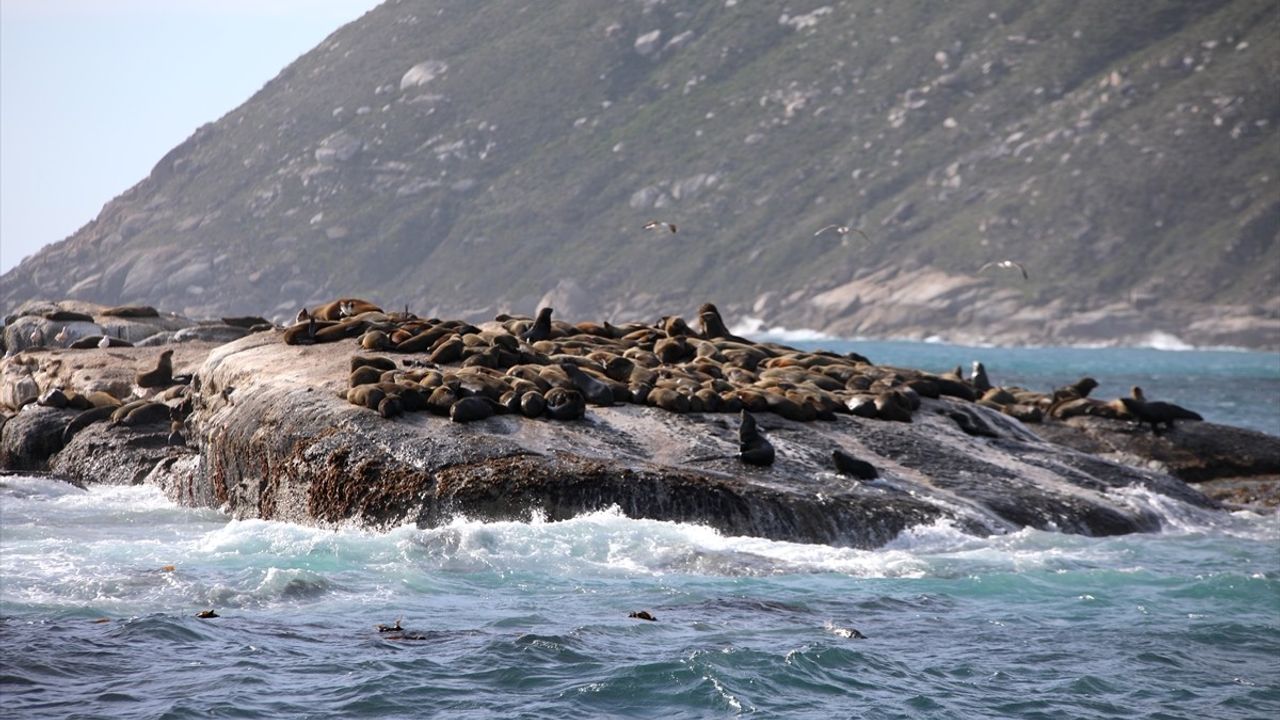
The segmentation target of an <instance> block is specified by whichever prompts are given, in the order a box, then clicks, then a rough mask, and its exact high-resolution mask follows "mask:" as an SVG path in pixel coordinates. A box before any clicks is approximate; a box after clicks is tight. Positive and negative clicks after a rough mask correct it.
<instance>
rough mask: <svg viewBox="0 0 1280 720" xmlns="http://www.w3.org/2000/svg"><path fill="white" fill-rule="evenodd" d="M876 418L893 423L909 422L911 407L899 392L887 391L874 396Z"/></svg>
mask: <svg viewBox="0 0 1280 720" xmlns="http://www.w3.org/2000/svg"><path fill="white" fill-rule="evenodd" d="M875 402H876V417H877V418H879V419H881V420H892V421H895V422H907V423H909V422H911V405H910V404H909V401H908V400H907V398H906V396H904V395H903V394H902V393H901V392H899V391H897V390H887V391H885V392H882V393H880V394H879V395H877V396H876V401H875Z"/></svg>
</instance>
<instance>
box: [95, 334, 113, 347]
mask: <svg viewBox="0 0 1280 720" xmlns="http://www.w3.org/2000/svg"><path fill="white" fill-rule="evenodd" d="M98 347H100V348H109V347H111V338H110V337H108V336H106V335H103V336H102V339H101V340H99V341H98Z"/></svg>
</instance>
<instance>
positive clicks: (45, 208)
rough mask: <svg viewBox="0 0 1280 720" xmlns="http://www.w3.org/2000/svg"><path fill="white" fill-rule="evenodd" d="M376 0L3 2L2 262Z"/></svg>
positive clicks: (61, 233)
mask: <svg viewBox="0 0 1280 720" xmlns="http://www.w3.org/2000/svg"><path fill="white" fill-rule="evenodd" d="M380 1H381V0H0V272H6V271H8V270H9V269H10V268H12V267H13V266H15V265H17V264H18V263H19V262H21V260H22V258H24V257H26V256H27V255H30V254H32V253H34V252H35V251H36V250H38V249H40V248H41V247H42V246H44V245H47V244H49V243H52V242H57V241H58V240H62V239H63V238H65V237H67V236H68V235H70V234H71V233H73V232H75V231H76V230H77V229H78V228H80V227H81V226H82V225H84V224H85V223H87V222H89V221H90V220H92V219H93V218H94V217H95V216H96V215H97V214H98V211H99V210H101V209H102V206H103V205H105V204H106V203H107V202H108V201H109V200H111V199H112V198H114V197H115V196H116V195H119V194H120V193H122V192H124V191H125V190H127V189H128V188H130V187H132V186H133V185H134V184H136V183H137V182H138V181H139V180H141V179H142V178H144V177H146V176H147V174H148V173H150V172H151V168H152V167H154V166H155V164H156V162H157V161H159V160H160V158H161V157H163V156H164V154H165V153H166V152H168V151H169V150H170V149H172V148H173V147H174V146H176V145H177V144H179V143H181V142H182V141H183V140H185V139H186V138H187V137H189V136H190V135H191V133H192V132H194V131H195V129H196V128H198V127H200V126H201V125H203V124H204V123H206V122H211V121H213V120H217V119H218V118H219V117H221V116H222V115H224V114H226V113H227V112H230V111H231V110H232V109H234V108H235V107H237V106H239V105H240V104H241V103H243V102H244V101H245V100H248V99H249V96H251V95H252V94H253V93H255V92H257V90H258V89H259V88H261V87H262V86H263V85H264V84H266V82H267V81H268V80H270V79H271V78H273V77H275V76H276V74H277V73H279V72H280V71H281V70H282V69H284V67H285V66H286V65H288V64H289V63H290V62H292V61H293V60H294V59H296V58H297V57H298V56H300V55H302V54H303V53H305V52H306V51H308V50H310V49H311V48H313V47H315V46H316V45H318V44H319V43H320V41H322V40H323V39H324V38H325V37H327V36H328V35H329V34H330V33H332V32H333V31H335V30H337V29H338V28H339V27H341V26H342V25H344V24H346V23H348V22H350V21H352V20H355V19H356V18H358V17H360V16H361V15H363V14H364V13H365V12H367V11H368V10H370V9H372V8H373V7H375V6H377V5H378V4H379V2H380Z"/></svg>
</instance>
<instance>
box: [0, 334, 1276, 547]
mask: <svg viewBox="0 0 1280 720" xmlns="http://www.w3.org/2000/svg"><path fill="white" fill-rule="evenodd" d="M369 317H371V318H381V319H375V320H369V321H367V324H369V325H370V327H372V326H373V325H380V326H382V327H386V328H388V329H389V328H391V327H392V326H393V325H394V323H391V322H389V321H388V320H387V316H384V315H381V314H379V313H372V314H370V315H369ZM410 317H411V316H410ZM351 322H354V321H351ZM421 322H427V323H429V322H430V321H421ZM511 322H513V323H516V325H515V327H516V328H517V329H518V328H520V327H527V325H524V324H520V323H521V322H522V321H519V320H513V321H511ZM523 322H527V321H523ZM354 326H355V325H353V327H354ZM454 327H455V328H463V327H467V326H465V325H456V326H454ZM488 327H489V328H490V329H487V330H481V329H480V328H475V327H467V329H465V330H459V331H460V332H464V333H467V334H466V335H465V337H466V338H467V341H466V342H459V345H460V346H465V351H466V352H473V353H474V357H489V356H490V354H491V352H492V351H495V350H496V349H497V348H505V347H514V346H513V345H511V343H514V342H515V340H514V338H513V337H512V336H511V335H505V334H504V332H503V331H502V330H501V329H500V326H498V325H493V326H488ZM552 327H553V330H552V331H553V332H555V333H566V332H573V330H572V326H568V325H566V324H563V323H558V321H557V324H555V325H553V326H552ZM302 329H303V330H305V328H302ZM594 331H597V332H598V331H599V328H595V329H594ZM370 332H371V333H373V332H375V331H373V330H370ZM638 332H639V334H641V335H645V334H650V335H651V334H653V333H654V332H656V331H653V330H641V331H638ZM659 334H660V333H659ZM295 336H296V337H297V333H296V331H295ZM301 337H303V338H304V339H305V334H304V335H303V336H301ZM579 337H580V338H581V340H580V341H578V342H581V341H582V340H585V339H587V338H586V337H585V336H579ZM366 339H367V338H366ZM597 339H599V338H597ZM361 342H362V339H361V338H357V337H355V336H354V335H352V334H348V337H346V338H345V339H339V340H336V341H333V342H326V343H325V344H322V345H290V344H286V343H285V342H284V334H283V333H282V332H281V331H280V330H269V331H260V332H256V333H253V334H250V335H249V336H247V337H244V338H241V339H238V340H235V341H232V342H229V343H225V344H221V345H215V344H211V343H188V344H179V345H174V346H171V348H172V349H173V350H174V351H175V353H174V356H173V362H174V366H175V372H176V373H178V374H187V373H189V374H191V375H192V376H193V377H192V380H191V385H190V386H189V387H184V386H175V387H172V388H169V389H165V388H159V389H155V390H143V389H141V388H135V387H133V386H132V378H133V377H134V375H135V374H136V373H137V372H138V371H141V370H147V369H150V368H151V367H152V366H154V364H155V362H156V355H157V353H158V350H156V349H154V348H111V349H87V350H39V351H25V352H21V353H19V354H17V355H15V356H13V357H9V358H6V359H5V360H4V361H3V363H0V372H3V373H4V377H5V378H7V379H23V378H25V379H27V380H29V381H31V382H33V383H37V385H38V387H40V388H42V389H47V388H53V387H60V388H65V389H66V390H67V391H74V392H79V393H83V394H87V393H88V392H90V391H91V390H93V389H97V390H100V391H101V390H105V391H108V392H110V394H112V395H115V396H117V397H120V398H121V399H127V398H126V397H123V396H126V395H127V396H136V395H141V394H144V393H155V395H154V397H153V399H154V400H156V401H159V402H164V403H167V404H168V406H169V407H170V408H173V409H174V412H178V408H179V406H181V407H182V408H184V409H183V410H182V412H183V413H185V412H186V410H185V408H189V409H190V410H191V413H190V415H189V416H188V415H182V416H183V417H185V418H186V422H185V426H182V425H179V426H176V430H177V433H178V434H177V435H174V436H173V437H171V430H175V428H170V427H169V424H168V422H167V420H164V419H163V418H164V417H165V414H164V413H161V414H159V415H153V416H151V419H150V421H149V422H139V423H136V424H131V423H122V424H112V423H109V422H105V421H104V422H97V423H94V424H88V425H86V426H83V427H78V428H74V429H73V430H75V431H66V432H65V433H64V430H65V429H66V428H67V426H68V424H69V423H70V421H71V419H72V418H73V417H76V415H77V413H76V412H75V411H71V410H65V409H63V410H59V409H55V408H51V407H43V406H39V405H35V404H31V403H25V404H23V405H21V406H20V408H10V409H9V410H8V411H7V412H6V421H5V422H4V423H3V425H2V426H0V468H2V469H26V470H42V469H49V470H52V471H53V472H56V473H58V474H60V475H62V476H65V477H69V478H71V479H73V480H75V481H77V482H82V483H90V482H107V483H118V484H133V483H139V482H146V483H151V484H155V485H157V486H159V487H161V488H163V489H164V490H165V492H166V493H167V494H168V495H169V496H170V497H171V498H173V499H175V500H177V501H179V502H182V503H185V504H189V505H195V506H207V507H221V508H225V509H227V510H228V511H230V512H231V513H233V514H234V515H236V516H238V517H257V518H271V519H280V520H287V521H292V522H299V523H306V524H319V525H332V524H337V523H346V522H354V523H358V524H361V525H365V526H370V527H387V526H393V525H398V524H402V523H406V522H408V523H417V524H420V525H433V524H437V523H440V522H442V521H444V520H446V519H447V518H449V517H451V516H453V515H456V514H463V515H467V516H469V517H475V518H485V519H526V518H529V517H532V516H534V515H537V516H540V517H545V518H547V519H551V520H556V519H564V518H569V517H572V516H574V515H576V514H579V513H581V512H586V511H592V510H599V509H604V508H608V507H611V506H616V507H618V508H620V510H621V511H622V512H624V513H625V514H627V515H628V516H631V517H643V518H655V519H664V520H678V521H685V522H698V523H703V524H706V525H709V526H711V527H715V528H717V529H718V530H720V531H722V532H725V533H728V534H742V535H755V536H763V537H770V538H777V539H785V540H794V541H801V542H819V543H831V544H838V545H849V546H855V547H875V546H878V545H881V544H883V543H885V542H887V541H888V540H890V539H892V538H893V537H894V536H895V535H896V534H897V533H899V532H900V531H902V530H903V529H904V528H907V527H910V526H914V525H918V524H921V523H928V522H932V521H935V520H939V519H948V520H950V521H952V522H954V523H955V524H957V525H958V526H959V527H962V528H965V529H967V530H968V531H970V532H974V533H979V534H985V533H1001V532H1007V531H1011V530H1015V529H1017V528H1021V527H1028V526H1029V527H1036V528H1054V529H1059V530H1062V531H1067V532H1077V533H1085V534H1092V535H1106V534H1117V533H1128V532H1138V531H1147V530H1154V529H1157V528H1158V527H1159V526H1160V518H1159V515H1158V514H1157V513H1156V512H1155V511H1154V510H1152V509H1151V508H1150V507H1149V506H1147V505H1146V504H1144V503H1143V502H1142V501H1141V499H1140V495H1141V493H1139V494H1135V493H1134V492H1133V491H1134V489H1140V490H1142V491H1143V492H1148V493H1158V494H1161V495H1165V496H1169V497H1174V498H1177V499H1179V500H1182V501H1184V502H1188V503H1192V504H1195V505H1200V506H1204V507H1212V506H1214V503H1213V501H1211V500H1208V499H1207V498H1206V497H1204V496H1203V495H1202V494H1200V493H1199V492H1197V491H1196V490H1194V489H1192V488H1191V487H1189V486H1188V485H1187V484H1185V483H1184V482H1183V481H1182V480H1181V479H1179V478H1186V479H1193V480H1199V479H1205V478H1209V477H1223V476H1232V477H1238V476H1250V475H1258V476H1263V475H1265V474H1267V473H1276V472H1277V465H1278V464H1280V439H1277V438H1273V437H1270V436H1267V435H1263V434H1260V433H1251V432H1249V431H1243V430H1238V429H1235V428H1226V427H1222V426H1217V425H1212V424H1209V423H1195V422H1188V423H1179V424H1178V425H1177V427H1175V428H1174V430H1172V431H1169V432H1165V433H1163V434H1162V435H1160V436H1158V437H1157V436H1153V435H1152V434H1151V433H1150V431H1138V430H1135V429H1134V426H1133V425H1132V424H1131V423H1125V422H1122V421H1115V420H1107V419H1105V418H1100V417H1074V418H1070V419H1069V420H1067V421H1058V420H1056V419H1054V418H1053V417H1044V418H1043V422H1033V423H1031V424H1029V425H1024V424H1023V423H1022V422H1020V421H1019V420H1016V419H1014V417H1011V415H1014V414H1016V413H1013V412H1010V410H1009V408H1013V407H1026V406H1025V404H1024V403H1027V402H1034V398H1029V397H1028V396H1027V395H1026V394H1025V393H1023V394H1022V395H1021V397H1019V398H1018V399H1017V400H1018V402H1017V403H1014V404H1012V405H1008V406H1004V405H1001V404H998V403H995V402H987V401H984V403H986V404H979V403H977V402H973V401H971V400H969V399H967V398H970V397H976V395H975V394H974V393H973V391H972V389H971V388H970V387H969V386H968V385H967V383H965V382H964V381H961V380H958V379H955V378H950V377H949V376H930V377H923V376H921V377H916V379H914V380H907V379H906V378H910V377H915V376H913V375H912V373H913V372H914V371H906V370H895V369H892V368H878V367H876V366H871V365H867V364H865V363H863V364H857V363H855V361H853V360H850V359H848V358H841V357H840V356H815V355H808V354H803V353H802V354H795V355H790V356H786V357H782V358H776V359H778V362H772V361H771V363H772V364H771V368H772V369H777V370H778V371H779V372H780V373H781V374H777V375H775V380H774V381H775V382H776V381H777V378H780V377H782V376H783V375H787V376H789V377H792V378H793V380H798V379H799V378H800V377H801V376H802V375H803V373H804V372H805V370H804V363H809V362H817V361H822V362H823V363H835V364H837V365H838V364H839V363H846V364H848V365H849V366H850V367H855V366H856V367H857V368H861V372H865V373H866V376H865V378H864V379H867V380H870V379H871V378H872V377H881V378H882V379H884V378H902V379H899V380H896V382H901V383H905V384H904V385H901V386H899V387H901V388H903V390H902V392H905V393H906V395H908V396H914V400H915V401H918V403H919V404H918V406H915V405H912V407H914V408H915V409H914V410H913V411H906V417H907V419H909V420H910V422H890V421H887V420H881V419H872V418H871V417H867V416H866V415H867V412H864V410H866V408H865V407H862V408H860V409H857V410H854V409H852V408H850V413H844V412H841V413H836V414H834V415H832V414H830V413H827V414H825V415H824V417H827V418H828V419H826V420H808V421H805V420H804V419H803V418H802V417H801V415H802V414H800V415H796V417H797V418H798V419H786V418H784V417H783V416H781V415H779V414H775V413H774V412H757V413H756V415H755V417H756V421H757V423H758V425H759V427H760V429H761V431H762V432H763V433H764V434H765V436H766V437H767V438H768V439H769V441H770V442H771V444H772V445H773V447H774V448H775V449H776V457H777V459H776V461H775V462H773V463H772V464H771V465H767V466H754V465H747V464H744V463H742V462H741V461H739V460H738V459H737V458H736V454H737V451H738V419H737V416H736V415H734V414H729V413H712V412H669V411H667V410H663V409H659V408H657V407H651V406H645V405H643V404H632V403H626V402H624V403H621V404H614V403H612V402H608V401H605V402H604V404H601V405H595V404H593V405H591V406H590V407H588V409H587V411H586V414H585V416H584V417H582V419H580V420H571V421H553V420H548V419H545V418H537V419H531V418H527V417H523V416H521V415H519V414H497V415H494V416H492V417H488V418H487V419H480V420H475V421H473V422H469V423H465V424H464V423H460V422H453V421H451V420H449V419H448V418H447V417H442V416H440V415H436V414H431V413H427V412H409V413H405V414H402V415H398V416H393V417H390V418H388V417H384V416H383V414H380V413H379V412H378V411H376V410H372V409H369V408H366V407H363V406H360V405H358V404H353V403H352V402H348V401H347V399H346V394H347V389H348V384H349V382H348V376H349V374H350V367H351V358H352V356H353V355H356V354H361V355H369V354H370V352H369V351H366V350H362V349H361V348H360V343H361ZM699 342H702V341H699ZM726 342H728V343H729V344H728V345H724V347H725V348H730V349H734V350H737V351H739V352H742V351H744V350H743V348H746V347H749V346H750V344H749V343H748V344H747V345H742V344H740V343H737V341H726ZM487 343H493V344H492V346H490V345H488V344H487ZM557 343H558V344H557ZM573 344H574V341H573V340H572V338H571V337H564V338H562V340H558V341H554V342H552V343H550V344H549V345H547V347H551V346H555V347H556V348H558V349H560V350H565V349H572V346H573ZM538 346H539V347H542V346H543V345H542V343H538ZM596 347H599V345H597V346H596ZM667 349H670V347H668V348H667ZM757 349H758V350H757V351H758V352H761V353H763V352H765V350H768V351H769V352H773V353H778V352H782V351H781V349H779V348H778V346H768V347H767V348H766V346H757ZM703 351H704V352H707V353H710V349H709V347H707V348H703ZM522 352H532V349H531V348H526V349H525V350H522ZM548 352H551V350H548ZM374 354H377V353H374ZM382 355H384V356H385V358H387V359H389V360H390V364H392V365H393V366H395V367H397V368H405V367H409V366H413V368H415V370H416V371H418V372H426V373H430V372H431V371H432V368H433V367H436V366H435V365H434V364H433V363H430V362H428V361H427V357H428V354H427V353H426V352H418V353H411V352H406V353H385V354H382ZM468 357H471V356H468ZM530 357H536V355H531V356H530ZM556 357H561V358H562V360H561V362H562V363H563V362H564V360H563V358H564V357H567V356H562V355H556ZM699 357H700V358H702V360H701V361H700V362H703V363H705V362H707V361H708V360H709V358H710V357H711V354H707V355H705V356H704V355H699ZM473 359H474V358H473ZM451 362H453V363H458V362H459V359H458V358H456V357H455V358H454V360H452V361H451ZM859 362H860V361H859ZM438 367H439V369H440V370H441V371H446V372H447V371H448V370H449V368H448V367H447V366H445V365H440V366H438ZM725 367H726V368H728V367H729V366H728V365H726V366H725ZM818 367H826V368H827V369H832V368H833V367H834V366H830V365H819V366H818ZM561 368H562V369H563V366H561ZM761 370H762V371H764V370H765V368H763V367H761ZM378 372H381V371H377V372H374V373H373V375H374V376H376V375H377V374H378ZM673 372H675V370H673ZM394 374H396V375H397V377H399V376H401V375H402V373H399V372H398V371H396V372H395V373H394ZM840 375H841V373H840V372H834V373H832V374H831V375H828V376H825V377H826V378H827V380H832V379H833V377H834V376H840ZM476 377H479V376H476ZM579 381H582V380H581V378H579ZM851 382H853V383H855V384H856V382H857V378H853V379H852V380H851ZM464 384H465V383H464ZM837 386H838V385H833V386H832V387H837ZM908 386H909V387H911V388H913V389H912V390H911V391H907V390H906V389H905V388H907V387H908ZM460 387H461V386H460ZM467 387H469V388H470V390H467V391H465V392H477V393H479V392H481V390H482V389H481V388H479V387H478V386H474V385H467ZM125 389H127V392H126V391H125ZM6 390H7V389H6ZM916 390H918V391H919V392H916ZM904 401H905V398H904ZM42 402H44V401H43V400H42ZM1001 407H1005V409H1006V412H1000V411H999V410H998V408H1001ZM161 410H163V408H161ZM792 410H793V411H794V410H795V408H792ZM780 411H781V410H780ZM1006 413H1008V414H1006ZM787 414H788V415H793V414H795V413H794V412H788V413H787ZM871 414H872V415H874V413H871ZM808 417H813V416H812V415H810V416H808ZM1036 418H1037V419H1039V418H1040V415H1039V414H1038V413H1037V414H1036ZM835 450H840V451H842V452H844V453H847V454H848V455H851V456H853V457H856V458H860V459H862V460H865V461H867V462H869V463H870V464H871V465H872V466H873V467H874V468H875V469H876V470H877V473H878V476H879V477H878V478H876V479H874V480H871V481H864V480H858V479H855V478H852V477H846V476H843V475H840V474H838V473H837V472H836V468H835V466H834V465H833V464H832V459H831V458H832V452H833V451H835Z"/></svg>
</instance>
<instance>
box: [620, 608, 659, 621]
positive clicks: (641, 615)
mask: <svg viewBox="0 0 1280 720" xmlns="http://www.w3.org/2000/svg"><path fill="white" fill-rule="evenodd" d="M627 617H629V618H635V619H637V620H648V621H650V622H657V621H658V618H656V617H654V616H653V615H652V614H651V613H650V612H649V611H648V610H633V611H632V612H629V613H627Z"/></svg>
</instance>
